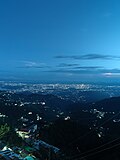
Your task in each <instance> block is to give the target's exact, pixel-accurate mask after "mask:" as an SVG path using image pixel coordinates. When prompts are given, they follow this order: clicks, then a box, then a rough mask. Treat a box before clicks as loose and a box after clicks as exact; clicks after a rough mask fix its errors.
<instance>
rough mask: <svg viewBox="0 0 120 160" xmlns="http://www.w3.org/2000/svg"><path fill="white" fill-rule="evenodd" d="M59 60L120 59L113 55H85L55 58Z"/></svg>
mask: <svg viewBox="0 0 120 160" xmlns="http://www.w3.org/2000/svg"><path fill="white" fill-rule="evenodd" d="M55 58H57V59H74V60H97V59H98V60H113V59H118V58H120V57H117V56H111V55H104V54H85V55H81V56H79V55H72V56H64V55H62V56H61V55H58V56H55Z"/></svg>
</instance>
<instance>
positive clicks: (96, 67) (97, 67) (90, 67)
mask: <svg viewBox="0 0 120 160" xmlns="http://www.w3.org/2000/svg"><path fill="white" fill-rule="evenodd" d="M100 68H103V67H102V66H82V67H75V68H74V69H84V70H91V69H92V70H96V69H100Z"/></svg>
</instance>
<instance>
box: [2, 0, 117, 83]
mask: <svg viewBox="0 0 120 160" xmlns="http://www.w3.org/2000/svg"><path fill="white" fill-rule="evenodd" d="M119 78H120V1H119V0H1V1H0V79H1V80H2V79H6V80H18V81H45V82H47V81H48V82H49V81H50V82H55V81H56V82H57V81H61V82H63V81H69V82H73V81H78V82H79V81H83V82H84V81H85V82H94V81H96V82H97V81H98V82H100V81H106V82H107V81H114V80H117V81H119Z"/></svg>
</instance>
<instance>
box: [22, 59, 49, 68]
mask: <svg viewBox="0 0 120 160" xmlns="http://www.w3.org/2000/svg"><path fill="white" fill-rule="evenodd" d="M22 65H23V66H22V68H46V67H47V65H46V64H45V63H37V62H32V61H22Z"/></svg>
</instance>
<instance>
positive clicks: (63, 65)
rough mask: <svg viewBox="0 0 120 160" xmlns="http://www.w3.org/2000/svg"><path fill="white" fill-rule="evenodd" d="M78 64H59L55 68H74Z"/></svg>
mask: <svg viewBox="0 0 120 160" xmlns="http://www.w3.org/2000/svg"><path fill="white" fill-rule="evenodd" d="M78 65H79V64H73V63H71V64H68V63H60V64H59V65H58V66H57V67H74V66H78Z"/></svg>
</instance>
